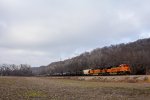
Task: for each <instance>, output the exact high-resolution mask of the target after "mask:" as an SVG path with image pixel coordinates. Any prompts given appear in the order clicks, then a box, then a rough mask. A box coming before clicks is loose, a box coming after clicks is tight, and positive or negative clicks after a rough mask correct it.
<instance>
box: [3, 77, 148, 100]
mask: <svg viewBox="0 0 150 100" xmlns="http://www.w3.org/2000/svg"><path fill="white" fill-rule="evenodd" d="M149 98H150V84H149V83H113V82H90V81H78V80H70V79H55V78H51V77H0V100H83V99H85V100H142V99H144V100H149Z"/></svg>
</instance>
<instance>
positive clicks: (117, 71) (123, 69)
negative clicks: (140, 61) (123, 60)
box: [88, 64, 131, 75]
mask: <svg viewBox="0 0 150 100" xmlns="http://www.w3.org/2000/svg"><path fill="white" fill-rule="evenodd" d="M130 73H131V70H130V66H129V65H128V64H121V65H119V66H118V67H113V68H104V69H90V70H89V71H88V74H89V75H122V74H130Z"/></svg>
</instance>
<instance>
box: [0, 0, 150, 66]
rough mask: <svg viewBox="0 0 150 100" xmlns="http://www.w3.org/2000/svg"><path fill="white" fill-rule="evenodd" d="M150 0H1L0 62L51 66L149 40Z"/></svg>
mask: <svg viewBox="0 0 150 100" xmlns="http://www.w3.org/2000/svg"><path fill="white" fill-rule="evenodd" d="M149 4H150V1H149V0H142V1H141V0H132V1H131V0H124V1H123V0H113V1H112V0H74V1H70V0H1V1H0V51H1V52H0V55H1V58H0V63H16V64H19V63H28V64H31V65H32V66H39V65H47V64H49V63H50V62H52V61H57V60H60V58H61V59H66V58H69V57H72V56H75V55H77V54H80V53H82V52H84V51H90V50H92V49H94V48H96V47H103V46H106V45H111V44H116V43H117V44H118V43H122V42H130V41H134V40H136V39H139V38H145V37H150V30H149V29H150V28H149V26H150V20H149V18H150V11H149V9H150V6H149Z"/></svg>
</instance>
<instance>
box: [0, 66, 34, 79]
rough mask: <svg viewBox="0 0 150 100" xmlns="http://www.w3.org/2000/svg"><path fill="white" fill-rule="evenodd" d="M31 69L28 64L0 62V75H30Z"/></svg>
mask: <svg viewBox="0 0 150 100" xmlns="http://www.w3.org/2000/svg"><path fill="white" fill-rule="evenodd" d="M31 75H32V69H31V66H30V65H28V64H20V65H15V64H1V65H0V76H31Z"/></svg>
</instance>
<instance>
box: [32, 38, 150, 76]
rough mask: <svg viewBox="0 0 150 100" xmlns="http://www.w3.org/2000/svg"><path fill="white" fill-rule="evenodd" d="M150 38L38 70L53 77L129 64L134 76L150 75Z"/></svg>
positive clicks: (104, 49) (89, 53) (113, 46)
mask: <svg viewBox="0 0 150 100" xmlns="http://www.w3.org/2000/svg"><path fill="white" fill-rule="evenodd" d="M149 56H150V38H146V39H140V40H137V41H135V42H130V43H127V44H124V43H122V44H118V45H111V46H105V47H103V48H96V49H94V50H93V51H91V52H84V53H82V54H81V55H79V56H76V57H73V58H71V59H66V60H64V61H58V62H53V63H51V64H49V65H47V66H41V67H39V68H36V70H37V71H36V73H34V74H40V75H52V74H57V73H64V72H77V71H81V70H84V69H91V68H107V67H110V66H118V65H120V64H123V63H125V64H129V65H130V66H131V70H132V74H150V60H149Z"/></svg>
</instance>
